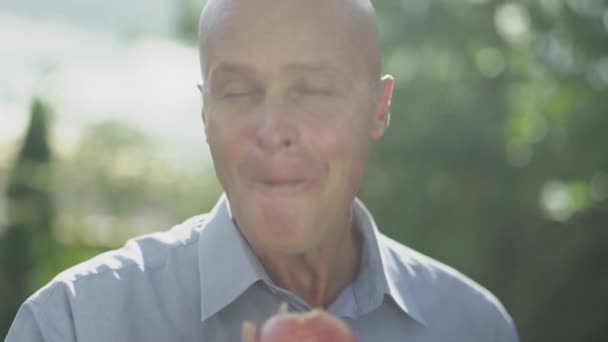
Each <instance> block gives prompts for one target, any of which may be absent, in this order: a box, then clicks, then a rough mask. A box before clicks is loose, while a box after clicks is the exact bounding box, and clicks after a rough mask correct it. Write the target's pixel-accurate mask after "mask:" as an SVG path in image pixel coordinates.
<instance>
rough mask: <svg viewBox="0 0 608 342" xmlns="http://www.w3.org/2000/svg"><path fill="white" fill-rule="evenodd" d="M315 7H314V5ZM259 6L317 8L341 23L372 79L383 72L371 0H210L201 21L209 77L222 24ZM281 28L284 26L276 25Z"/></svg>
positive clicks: (264, 8) (272, 9) (201, 45)
mask: <svg viewBox="0 0 608 342" xmlns="http://www.w3.org/2000/svg"><path fill="white" fill-rule="evenodd" d="M313 6H314V7H313ZM252 8H255V10H256V11H260V13H265V11H268V12H266V13H270V12H275V11H282V10H285V11H292V12H293V11H296V12H297V11H299V10H315V11H318V12H319V17H321V16H322V17H324V18H326V20H330V21H331V22H332V24H334V25H339V26H340V30H341V31H344V32H346V34H347V35H348V37H350V38H348V40H347V42H348V44H349V45H350V47H351V49H352V51H353V52H354V53H356V54H358V55H362V58H364V60H365V62H364V63H365V65H366V68H367V69H368V70H367V71H368V72H369V76H370V78H371V81H373V82H376V81H378V80H379V79H380V76H381V75H380V74H381V69H382V67H381V64H382V62H381V59H382V56H381V52H380V43H379V37H378V30H377V26H376V16H375V11H374V8H373V5H372V3H371V1H370V0H280V1H277V0H208V1H207V3H206V5H205V8H204V10H203V12H202V14H201V19H200V23H199V49H200V56H201V67H202V69H203V77H205V72H206V70H205V67H206V66H207V65H206V60H207V58H208V53H209V51H207V50H209V46H210V45H211V42H212V38H213V36H214V35H217V31H218V30H219V29H220V27H221V26H222V25H223V24H225V23H226V22H229V21H230V20H231V19H232V18H233V17H234V16H235V15H236V14H237V13H238V12H239V11H247V10H251V9H252ZM276 29H279V30H280V28H276Z"/></svg>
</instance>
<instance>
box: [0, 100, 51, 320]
mask: <svg viewBox="0 0 608 342" xmlns="http://www.w3.org/2000/svg"><path fill="white" fill-rule="evenodd" d="M49 114H50V113H49V107H48V106H47V105H46V104H45V103H43V102H42V100H40V99H39V98H36V99H34V100H33V102H32V106H31V120H30V125H29V128H28V130H27V134H26V136H25V140H24V143H23V147H22V148H21V151H20V152H19V155H18V157H17V161H16V163H15V166H14V168H13V170H12V172H11V174H10V180H9V184H8V190H7V199H8V213H9V215H8V216H9V217H8V218H9V223H8V227H7V229H6V233H5V236H4V237H3V238H2V239H1V240H0V279H1V280H0V285H1V286H0V331H2V332H3V331H5V330H6V329H7V328H8V323H10V322H11V320H12V317H13V316H14V315H15V313H16V312H17V309H18V308H19V305H20V304H21V302H23V301H24V300H25V298H27V296H29V294H31V292H32V290H33V289H34V287H33V286H32V285H33V284H32V283H31V279H30V276H31V272H32V269H33V267H34V266H35V260H36V257H44V255H39V254H38V253H44V252H45V251H46V249H38V250H36V249H35V248H33V241H34V239H48V238H49V236H50V233H51V231H52V227H53V221H54V208H53V202H52V198H51V185H52V182H51V176H50V175H51V153H50V148H49V143H48V137H47V120H48V116H49Z"/></svg>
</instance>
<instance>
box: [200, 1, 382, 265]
mask: <svg viewBox="0 0 608 342" xmlns="http://www.w3.org/2000/svg"><path fill="white" fill-rule="evenodd" d="M234 3H235V5H228V6H227V8H226V9H225V10H224V11H219V12H220V13H221V15H220V16H219V17H217V18H218V19H217V21H216V22H215V24H214V25H213V27H212V29H211V32H209V36H208V39H207V41H206V46H205V47H204V50H205V52H204V54H203V58H204V63H203V82H204V84H203V88H202V89H203V99H204V109H205V113H204V119H205V130H206V135H207V141H208V144H209V147H210V150H211V155H212V158H213V161H214V165H215V169H216V173H217V175H218V178H219V181H220V183H221V184H222V186H223V188H224V190H225V191H226V193H227V196H228V198H229V200H230V205H231V210H232V215H233V218H234V219H235V220H236V223H237V225H238V226H239V228H240V229H241V230H242V231H243V233H244V234H245V235H246V236H247V237H248V239H249V240H250V242H252V243H254V244H256V245H258V246H263V248H264V249H265V250H269V251H275V252H282V253H302V252H305V251H307V250H310V249H311V248H313V247H314V246H316V245H319V244H320V243H321V242H322V240H323V239H326V238H328V237H330V236H331V235H332V230H336V229H339V228H340V227H337V225H340V224H341V225H344V223H345V222H348V220H349V215H350V208H351V205H352V201H353V198H354V196H355V195H356V192H357V190H358V188H359V186H360V184H361V181H362V178H363V174H364V169H365V165H366V162H367V157H368V148H369V141H370V138H379V137H380V136H381V135H382V133H383V132H384V129H385V127H386V125H387V123H388V122H387V121H388V111H387V108H386V106H387V103H388V101H389V99H390V90H391V89H392V81H389V82H391V83H390V84H389V86H388V87H387V86H386V85H385V87H384V88H382V85H381V84H380V80H379V79H378V80H375V79H373V77H370V73H369V72H368V71H369V70H368V68H367V64H366V61H365V60H364V58H360V55H361V53H357V51H353V49H352V48H351V47H349V42H348V41H347V40H348V39H345V34H346V33H345V32H346V31H347V29H346V28H345V27H344V26H345V23H344V22H341V21H343V20H344V18H339V20H336V15H335V13H334V14H331V13H328V11H327V8H325V10H324V9H322V8H321V7H323V6H315V5H310V3H309V4H308V5H307V3H308V2H307V1H234ZM254 3H255V4H254ZM271 3H272V4H273V5H271V7H268V4H271ZM315 3H316V1H315ZM263 8H266V9H263ZM268 8H270V10H268ZM374 82H376V83H377V87H374ZM389 88H390V89H389ZM383 89H384V92H383ZM383 94H384V95H383ZM381 102H384V104H382V103H381ZM251 240H253V241H251Z"/></svg>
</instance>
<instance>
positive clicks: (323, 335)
mask: <svg viewBox="0 0 608 342" xmlns="http://www.w3.org/2000/svg"><path fill="white" fill-rule="evenodd" d="M282 311H284V310H282ZM259 341H260V342H356V341H357V337H356V336H355V334H354V333H353V332H352V330H351V329H350V327H349V326H348V325H347V324H346V323H345V322H343V321H342V320H340V319H339V318H337V317H335V316H332V315H331V314H329V313H327V312H325V311H323V310H318V309H315V310H313V311H310V312H306V313H288V312H279V313H278V314H277V315H275V316H273V317H271V318H270V319H269V320H268V321H266V323H264V325H263V326H262V330H261V332H260V340H259Z"/></svg>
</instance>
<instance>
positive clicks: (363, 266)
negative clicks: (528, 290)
mask: <svg viewBox="0 0 608 342" xmlns="http://www.w3.org/2000/svg"><path fill="white" fill-rule="evenodd" d="M200 43H201V47H200V56H201V70H202V83H201V84H200V85H199V88H200V90H201V94H202V98H203V117H202V119H203V121H204V130H205V133H206V135H205V136H206V139H207V143H208V145H209V148H210V151H211V155H212V158H213V163H214V167H215V170H216V174H217V177H218V179H219V181H220V183H221V185H222V187H223V189H224V190H225V194H224V195H223V196H222V197H221V198H220V199H219V201H218V203H217V204H216V206H215V208H214V209H213V210H212V211H211V212H210V213H208V214H205V215H200V216H195V217H193V218H191V219H189V220H187V221H185V222H184V223H182V224H180V225H178V226H176V227H174V228H172V229H170V230H168V231H166V232H162V233H157V234H153V235H148V236H144V237H140V238H137V239H133V240H131V241H130V242H128V243H127V245H126V246H125V247H123V248H122V249H119V250H116V251H112V252H109V253H106V254H102V255H100V256H98V257H96V258H94V259H92V260H90V261H88V262H85V263H83V264H81V265H78V266H76V267H74V268H72V269H69V270H67V271H66V272H64V273H62V274H60V275H59V276H58V277H56V278H55V279H54V280H53V281H51V283H49V284H48V285H47V286H45V287H44V288H42V289H41V290H40V291H38V292H37V293H35V294H34V295H33V296H32V297H31V298H29V299H28V300H27V301H26V302H25V303H24V304H23V306H22V307H21V309H20V311H19V313H18V315H17V318H16V319H15V322H14V323H13V326H12V328H11V330H10V333H9V336H8V338H7V341H8V342H17V341H19V342H41V341H46V342H55V341H62V342H65V341H87V342H96V341H104V342H106V341H125V342H126V341H146V342H154V341H159V342H160V341H209V342H210V341H227V342H235V341H236V342H238V341H246V342H254V341H256V339H257V337H256V336H257V334H258V332H257V329H258V327H259V326H260V325H261V324H263V322H264V321H265V320H266V319H268V318H269V317H270V316H271V315H273V314H274V313H276V312H277V309H278V307H279V305H280V304H281V303H287V304H288V305H289V308H290V310H291V311H308V310H310V309H311V308H317V307H321V308H324V309H325V310H327V311H329V312H330V313H332V314H333V315H335V316H338V317H340V318H342V319H343V320H344V321H345V322H347V323H348V324H349V325H350V326H351V327H352V329H353V330H354V332H355V333H356V335H357V336H358V338H359V341H370V342H371V341H383V342H389V341H395V342H403V341H417V342H431V341H463V342H464V341H466V342H476V341H479V342H491V341H496V342H499V341H500V342H512V341H517V340H518V338H517V334H516V331H515V328H514V325H513V322H512V320H511V318H510V317H509V315H508V314H507V312H506V311H505V310H504V308H503V306H502V305H501V304H500V303H499V301H498V300H497V299H496V298H495V297H494V296H493V295H492V294H490V293H489V292H488V291H487V290H485V289H483V288H482V287H480V286H479V285H477V284H475V283H474V282H473V281H471V280H469V279H467V278H466V277H465V276H463V275H462V274H460V273H458V272H457V271H455V270H453V269H451V268H449V267H447V266H445V265H443V264H441V263H439V262H437V261H434V260H432V259H430V258H429V257H426V256H423V255H421V254H420V253H417V252H415V251H413V250H411V249H409V248H407V247H405V246H403V245H401V244H399V243H397V242H395V241H393V240H391V239H390V238H388V237H386V236H385V235H383V234H382V233H380V232H379V230H378V228H377V227H376V225H375V223H374V220H373V218H372V215H371V214H370V213H369V211H368V210H367V209H366V208H365V206H364V205H363V203H362V202H361V201H359V200H358V199H357V198H356V194H357V191H358V190H359V187H360V185H361V182H362V179H363V174H364V170H365V166H366V164H367V159H368V151H369V149H370V144H371V142H372V141H374V140H377V139H380V138H381V137H382V135H383V134H384V132H385V130H386V129H387V127H388V125H389V119H390V111H389V106H390V99H391V94H392V90H393V83H394V81H393V79H392V77H390V76H382V74H381V54H380V48H379V43H378V33H377V30H376V24H375V16H374V11H373V8H372V5H371V3H370V2H369V1H367V0H281V1H276V0H211V1H208V3H207V6H206V8H205V10H204V12H203V14H202V16H201V25H200ZM245 322H248V323H246V324H244V323H245ZM241 329H242V331H243V332H241ZM294 342H297V341H294Z"/></svg>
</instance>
